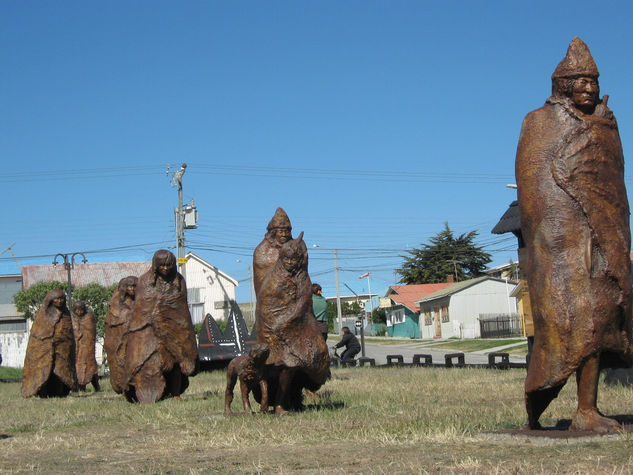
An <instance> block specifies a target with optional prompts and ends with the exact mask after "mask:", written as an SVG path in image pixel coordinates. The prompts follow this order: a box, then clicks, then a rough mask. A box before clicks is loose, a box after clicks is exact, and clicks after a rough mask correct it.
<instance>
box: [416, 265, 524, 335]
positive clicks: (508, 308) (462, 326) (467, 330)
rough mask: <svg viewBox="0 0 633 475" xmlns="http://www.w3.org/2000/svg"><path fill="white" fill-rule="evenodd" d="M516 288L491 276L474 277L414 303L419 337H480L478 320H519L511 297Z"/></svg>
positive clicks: (515, 305)
mask: <svg viewBox="0 0 633 475" xmlns="http://www.w3.org/2000/svg"><path fill="white" fill-rule="evenodd" d="M516 285H517V284H516V283H514V282H510V281H506V280H502V279H497V278H494V277H487V276H485V277H477V278H475V279H469V280H465V281H463V282H456V283H454V284H452V285H450V286H448V287H445V288H443V289H441V290H438V291H437V292H434V293H432V294H430V295H427V296H426V297H424V298H422V299H419V300H416V301H415V303H416V304H418V305H419V307H420V335H421V337H422V338H453V337H455V338H479V337H480V336H481V332H480V319H483V318H485V317H487V316H491V315H506V316H514V317H516V318H518V316H517V303H516V298H515V297H512V296H511V295H510V294H511V292H512V291H513V290H514V288H515V287H516ZM517 321H518V320H517Z"/></svg>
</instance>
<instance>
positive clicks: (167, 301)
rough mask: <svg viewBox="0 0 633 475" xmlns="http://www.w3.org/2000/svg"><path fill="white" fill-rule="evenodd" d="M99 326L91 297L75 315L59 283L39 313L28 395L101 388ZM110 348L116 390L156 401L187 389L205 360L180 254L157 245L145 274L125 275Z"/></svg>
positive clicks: (109, 322) (110, 319) (28, 363)
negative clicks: (91, 308) (200, 361)
mask: <svg viewBox="0 0 633 475" xmlns="http://www.w3.org/2000/svg"><path fill="white" fill-rule="evenodd" d="M95 338H96V325H95V319H94V316H93V315H92V314H91V313H88V312H87V311H86V306H85V304H84V303H83V302H75V303H74V304H73V315H72V317H71V315H70V313H69V311H68V308H67V306H66V296H65V295H64V292H63V290H62V289H54V290H51V291H50V292H49V293H48V294H47V295H46V297H45V298H44V301H43V303H42V305H41V307H40V309H39V311H38V313H37V315H36V316H35V320H34V322H33V327H32V328H31V335H30V337H29V344H28V347H27V350H26V358H25V360H24V373H23V380H22V395H23V396H24V397H31V396H36V395H37V396H40V397H63V396H67V395H68V394H69V393H70V391H71V390H76V389H80V390H85V388H86V385H87V384H88V383H89V382H92V384H93V386H94V388H95V390H96V391H98V390H99V379H98V375H97V363H96V359H95ZM104 347H105V350H106V354H107V359H108V364H109V367H110V383H111V386H112V389H113V390H114V391H115V392H117V393H119V394H123V395H125V397H126V398H127V400H128V401H131V402H136V401H138V402H141V403H151V402H156V401H158V400H160V399H163V398H165V397H169V396H173V397H174V398H180V395H181V394H182V393H183V392H184V391H185V389H186V388H187V386H188V385H189V378H188V377H189V376H191V375H192V374H194V372H195V371H196V369H197V364H198V347H197V342H196V337H195V334H194V331H193V325H192V323H191V315H190V314H189V307H188V305H187V287H186V284H185V281H184V279H183V277H182V276H181V275H180V274H179V273H178V272H177V270H176V258H175V257H174V255H173V254H172V253H171V252H169V251H166V250H160V251H157V252H156V253H155V254H154V257H153V259H152V266H151V268H150V270H148V271H147V272H146V273H145V274H143V275H142V276H141V277H140V278H137V277H135V276H129V277H125V278H123V279H121V281H120V282H119V285H118V288H117V289H116V290H115V291H114V294H113V295H112V299H111V300H110V305H109V308H108V312H107V314H106V317H105V340H104Z"/></svg>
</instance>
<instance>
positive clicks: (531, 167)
mask: <svg viewBox="0 0 633 475" xmlns="http://www.w3.org/2000/svg"><path fill="white" fill-rule="evenodd" d="M599 92H600V91H599V86H598V68H597V67H596V64H595V62H594V60H593V58H592V56H591V53H590V52H589V49H588V48H587V46H586V45H585V43H583V42H582V40H580V39H579V38H574V39H573V41H572V42H571V44H570V46H569V49H568V51H567V55H566V56H565V58H564V59H563V60H562V61H561V62H560V64H559V65H558V67H557V68H556V71H555V72H554V74H553V75H552V96H551V97H550V98H549V99H547V101H546V103H545V105H544V106H543V107H541V108H540V109H537V110H535V111H533V112H530V113H529V114H528V115H527V116H526V118H525V120H524V122H523V127H522V129H521V137H520V139H519V145H518V149H517V158H516V178H517V184H518V194H519V207H520V212H521V227H522V232H523V237H524V239H525V243H526V247H527V253H528V262H527V276H528V282H529V286H530V296H531V304H532V310H533V314H534V327H535V334H534V348H533V354H532V359H531V362H530V367H529V369H528V374H527V378H526V381H525V393H526V408H527V413H528V424H529V427H530V428H532V429H538V428H539V427H540V424H539V417H540V416H541V414H542V413H543V411H544V410H545V408H546V407H547V406H548V404H549V403H550V402H551V401H552V400H553V399H554V398H555V397H556V396H557V395H558V393H559V391H560V390H561V388H562V387H563V385H564V384H565V382H566V381H567V378H568V377H569V376H570V375H571V374H572V373H574V372H575V373H576V376H577V380H578V408H577V410H576V412H575V414H574V416H573V419H572V425H571V429H572V430H591V431H594V432H601V433H604V432H612V431H614V430H618V429H619V424H618V423H617V422H616V421H615V420H613V419H609V418H606V417H603V416H602V415H600V413H599V412H598V409H597V406H596V399H597V389H598V375H599V370H600V369H601V368H604V367H617V366H630V365H631V362H632V358H631V357H632V353H631V294H632V292H631V285H632V282H633V281H632V278H631V270H630V269H631V265H630V258H629V251H630V247H631V236H630V231H629V204H628V201H627V195H626V189H625V185H624V157H623V153H622V146H621V143H620V136H619V133H618V126H617V123H616V120H615V118H614V116H613V113H612V112H611V111H610V110H609V108H608V107H607V99H608V96H605V97H604V98H603V99H602V100H601V99H600V98H599Z"/></svg>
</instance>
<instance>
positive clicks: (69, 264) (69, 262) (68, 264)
mask: <svg viewBox="0 0 633 475" xmlns="http://www.w3.org/2000/svg"><path fill="white" fill-rule="evenodd" d="M68 256H70V259H69V258H68ZM75 256H81V257H83V259H82V261H81V262H83V263H84V264H85V263H86V262H88V260H87V259H86V256H84V253H83V252H75V253H73V254H61V253H60V254H57V255H56V256H55V258H54V259H53V265H54V266H56V265H57V258H58V257H61V258H62V259H64V269H66V272H67V273H68V291H67V292H66V294H67V295H68V308H70V309H72V304H73V302H72V299H73V284H72V280H71V278H70V271H71V270H72V269H74V268H75Z"/></svg>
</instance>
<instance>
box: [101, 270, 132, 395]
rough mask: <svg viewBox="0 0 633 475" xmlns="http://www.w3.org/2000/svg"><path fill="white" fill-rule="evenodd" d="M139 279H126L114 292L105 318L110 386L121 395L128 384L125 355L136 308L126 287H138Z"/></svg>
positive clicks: (122, 280)
mask: <svg viewBox="0 0 633 475" xmlns="http://www.w3.org/2000/svg"><path fill="white" fill-rule="evenodd" d="M137 282H138V279H137V278H136V277H134V276H129V277H124V278H123V279H121V280H120V281H119V287H118V288H117V289H116V290H115V291H114V294H113V295H112V298H111V299H110V305H109V306H108V312H107V313H106V316H105V322H104V323H105V338H104V342H103V346H104V348H105V351H106V354H107V356H108V367H109V368H110V385H111V386H112V389H114V391H115V392H117V393H119V394H121V393H122V392H123V391H124V390H125V386H126V384H127V380H128V377H127V369H126V366H125V358H126V356H125V353H126V349H127V332H128V321H129V319H130V317H131V314H132V310H133V308H134V300H132V301H129V300H128V299H126V287H127V286H128V285H132V284H133V285H134V286H136V284H137Z"/></svg>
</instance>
